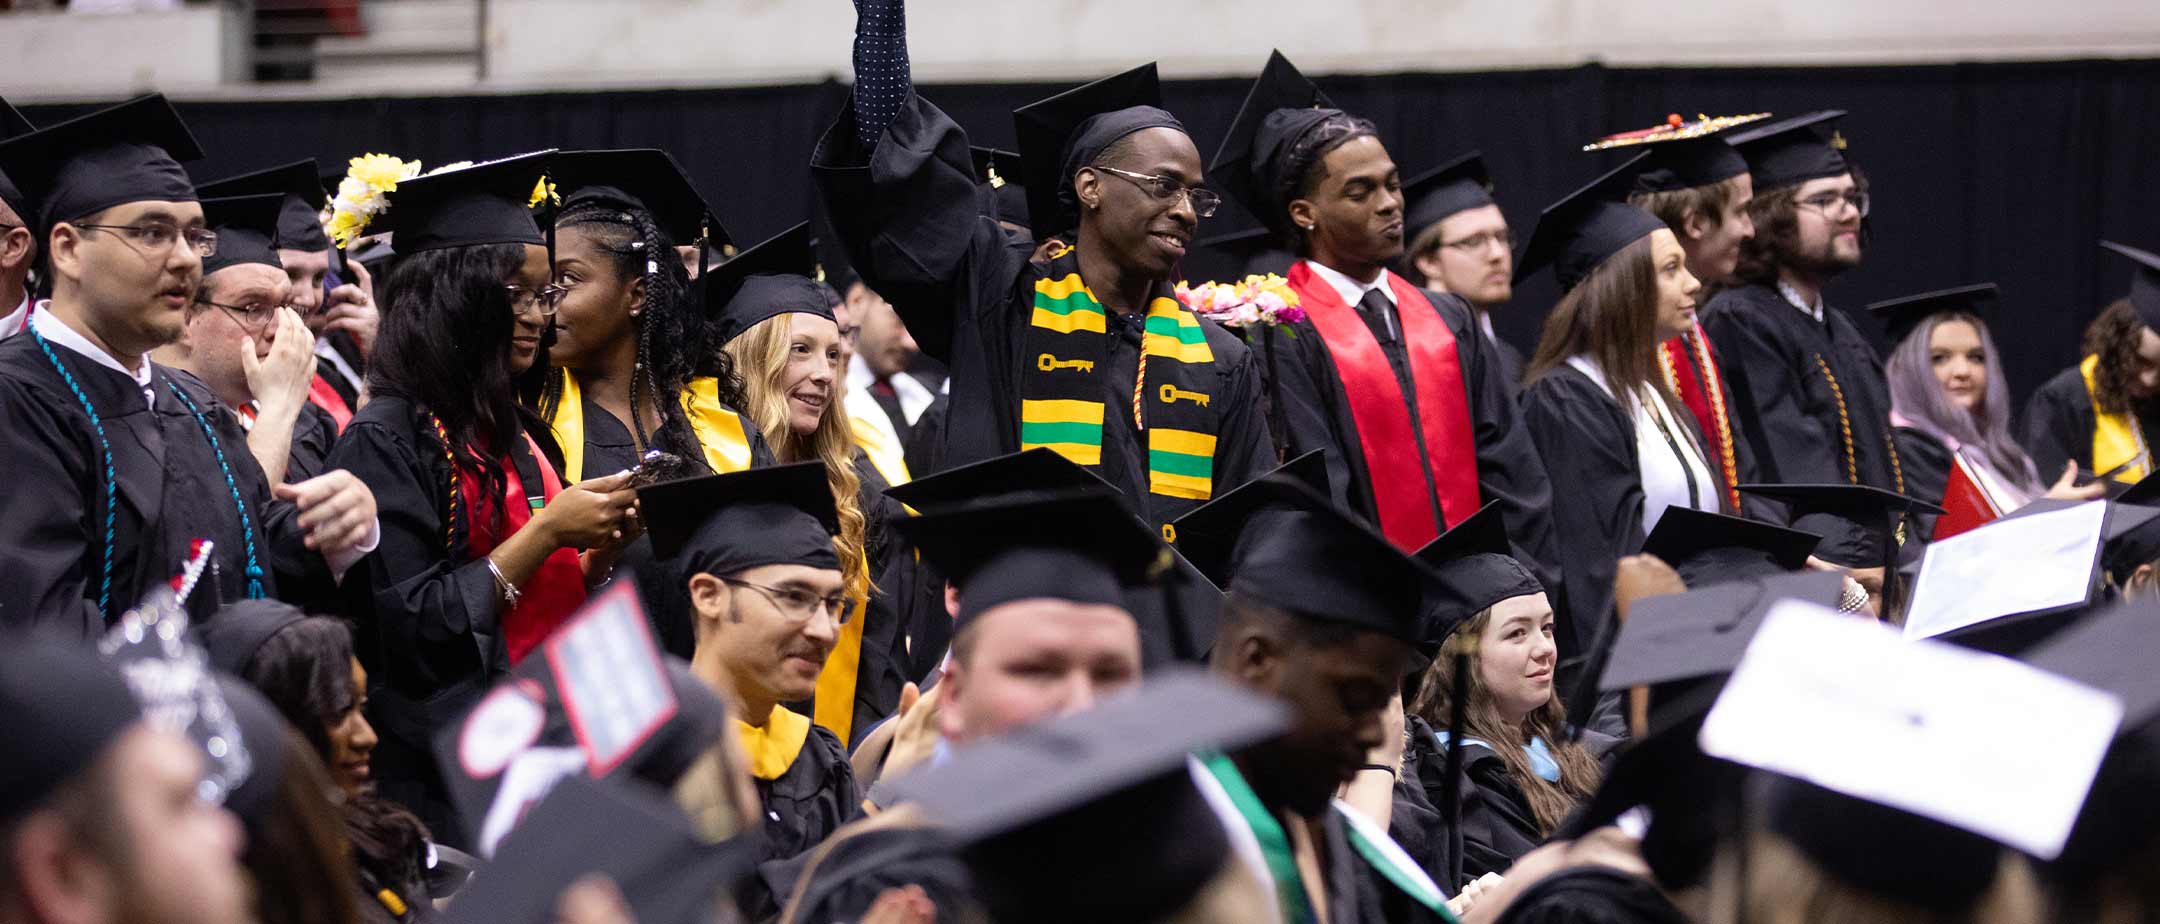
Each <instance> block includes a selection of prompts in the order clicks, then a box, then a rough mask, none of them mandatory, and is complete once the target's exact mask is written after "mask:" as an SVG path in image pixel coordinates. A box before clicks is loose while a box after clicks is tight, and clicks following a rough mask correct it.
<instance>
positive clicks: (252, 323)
mask: <svg viewBox="0 0 2160 924" xmlns="http://www.w3.org/2000/svg"><path fill="white" fill-rule="evenodd" d="M195 301H196V302H197V303H198V304H203V305H209V306H210V307H212V308H216V309H218V310H219V311H223V312H225V316H226V317H229V318H232V321H233V323H234V324H238V325H240V329H241V330H244V331H247V332H248V333H251V334H260V333H262V332H263V331H266V330H269V329H270V325H272V324H275V323H277V313H278V309H280V308H292V307H293V306H291V305H273V304H270V303H269V302H257V303H255V304H253V305H227V304H224V303H222V302H213V301H211V300H209V299H207V298H204V297H202V296H200V295H198V296H196V297H195ZM294 310H295V311H297V310H299V309H297V308H295V309H294Z"/></svg>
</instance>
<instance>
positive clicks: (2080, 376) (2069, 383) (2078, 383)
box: [2022, 366, 2160, 484]
mask: <svg viewBox="0 0 2160 924" xmlns="http://www.w3.org/2000/svg"><path fill="white" fill-rule="evenodd" d="M2135 416H2136V418H2137V424H2138V428H2139V429H2141V430H2143V431H2145V432H2146V433H2148V434H2150V433H2160V401H2147V402H2144V403H2143V404H2142V406H2139V407H2138V408H2137V413H2136V415H2135ZM2098 419H2099V413H2098V412H2097V411H2096V410H2095V409H2094V408H2093V400H2092V392H2091V391H2088V390H2087V389H2086V388H2085V375H2084V373H2083V372H2082V371H2080V370H2079V367H2077V366H2071V367H2070V368H2068V369H2065V370H2063V371H2062V372H2060V373H2057V374H2056V375H2055V377H2054V378H2051V379H2048V380H2047V383H2046V384H2044V385H2041V386H2040V387H2039V388H2038V389H2035V390H2034V391H2033V393H2032V397H2031V398H2027V399H2026V400H2025V420H2024V427H2023V429H2022V433H2023V435H2024V437H2025V439H2024V444H2025V452H2026V453H2027V454H2028V455H2031V456H2032V460H2033V467H2034V468H2037V469H2039V471H2040V480H2041V481H2043V482H2047V483H2050V484H2052V483H2054V481H2055V479H2056V478H2059V477H2061V476H2062V470H2063V466H2064V465H2067V464H2069V463H2071V462H2076V463H2077V464H2078V467H2079V468H2081V469H2084V470H2086V471H2090V472H2095V473H2096V474H2097V473H2098V471H2099V470H2098V469H2096V468H2095V467H2094V465H2093V427H2094V425H2095V424H2096V423H2097V422H2098Z"/></svg>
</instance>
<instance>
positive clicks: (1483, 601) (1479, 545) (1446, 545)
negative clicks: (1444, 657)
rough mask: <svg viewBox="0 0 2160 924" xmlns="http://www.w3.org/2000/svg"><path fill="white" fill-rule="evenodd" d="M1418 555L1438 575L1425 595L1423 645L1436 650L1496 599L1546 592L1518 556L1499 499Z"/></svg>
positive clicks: (1420, 551) (1434, 541)
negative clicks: (1437, 578) (1468, 620)
mask: <svg viewBox="0 0 2160 924" xmlns="http://www.w3.org/2000/svg"><path fill="white" fill-rule="evenodd" d="M1417 558H1418V560H1419V561H1422V562H1424V563H1425V564H1427V565H1429V566H1431V567H1432V569H1433V571H1434V572H1436V573H1437V574H1438V575H1439V580H1438V581H1437V582H1436V583H1437V586H1436V587H1434V588H1433V592H1432V593H1429V594H1427V595H1426V599H1425V606H1424V610H1425V613H1424V618H1425V641H1424V646H1423V647H1424V648H1425V649H1427V651H1428V652H1430V651H1434V650H1437V649H1438V647H1439V646H1440V644H1441V643H1443V642H1445V641H1447V637H1448V635H1449V634H1450V633H1452V632H1454V631H1455V628H1456V627H1457V626H1460V625H1462V623H1463V621H1464V620H1467V619H1469V618H1471V617H1473V616H1476V615H1477V614H1479V613H1481V612H1484V611H1485V610H1488V609H1491V608H1492V606H1493V604H1496V603H1499V602H1500V601H1502V600H1509V599H1513V598H1515V597H1523V596H1528V595H1530V594H1541V593H1544V592H1545V585H1543V584H1541V583H1539V582H1538V579H1537V577H1536V576H1535V575H1533V574H1531V573H1530V569H1528V568H1525V567H1523V566H1522V563H1521V562H1519V561H1516V560H1515V551H1514V546H1512V545H1510V544H1509V543H1508V537H1507V525H1506V524H1505V523H1504V522H1503V521H1502V520H1501V517H1500V504H1499V502H1498V501H1494V502H1492V503H1488V504H1486V505H1485V506H1484V507H1482V508H1479V510H1478V512H1476V513H1474V514H1471V515H1470V516H1469V517H1468V518H1466V519H1464V520H1463V521H1462V522H1460V523H1457V524H1455V525H1454V526H1453V527H1451V528H1449V529H1448V531H1447V532H1445V533H1442V534H1441V535H1440V537H1439V538H1437V539H1434V540H1433V541H1431V542H1428V543H1426V544H1425V547H1424V548H1422V549H1419V550H1418V551H1417Z"/></svg>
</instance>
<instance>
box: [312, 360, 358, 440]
mask: <svg viewBox="0 0 2160 924" xmlns="http://www.w3.org/2000/svg"><path fill="white" fill-rule="evenodd" d="M307 396H308V402H309V403H311V404H313V405H315V406H316V407H319V408H322V409H323V410H325V411H329V412H330V419H331V420H332V421H335V422H336V423H337V432H338V434H343V433H344V432H345V425H346V424H349V423H352V408H350V407H347V406H345V396H343V395H340V394H338V393H337V389H335V388H332V387H330V380H329V379H325V378H323V377H322V373H320V372H318V373H315V377H314V378H313V379H310V380H308V388H307Z"/></svg>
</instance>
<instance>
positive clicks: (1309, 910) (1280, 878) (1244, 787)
mask: <svg viewBox="0 0 2160 924" xmlns="http://www.w3.org/2000/svg"><path fill="white" fill-rule="evenodd" d="M1195 758H1196V759H1198V760H1199V761H1200V766H1201V768H1202V769H1205V770H1206V771H1207V772H1208V775H1209V776H1211V777H1214V778H1215V782H1216V783H1218V784H1220V785H1221V786H1222V788H1223V792H1224V794H1226V795H1228V796H1229V797H1230V804H1231V805H1233V806H1235V807H1236V808H1237V813H1238V817H1239V818H1242V819H1244V821H1245V827H1246V828H1247V829H1248V830H1250V831H1252V834H1253V839H1254V840H1257V841H1259V842H1260V855H1261V857H1263V858H1265V859H1266V860H1267V868H1268V877H1269V878H1271V879H1273V880H1275V900H1276V902H1277V904H1279V905H1280V906H1281V907H1282V913H1283V924H1312V922H1313V921H1316V920H1318V919H1319V915H1318V914H1316V913H1315V912H1314V911H1313V903H1312V898H1311V897H1310V896H1307V895H1306V894H1305V878H1304V876H1303V875H1301V874H1300V873H1299V872H1298V865H1297V855H1296V853H1295V852H1294V851H1293V850H1292V849H1291V847H1290V832H1288V831H1285V830H1283V826H1282V822H1281V821H1278V820H1277V819H1276V818H1275V813H1273V812H1270V811H1268V810H1267V805H1266V804H1264V803H1262V802H1261V801H1260V794H1259V793H1256V792H1253V788H1252V784H1251V783H1247V782H1245V775H1244V774H1243V773H1240V772H1238V768H1237V764H1236V763H1235V762H1233V761H1231V760H1230V756H1229V755H1227V754H1222V753H1219V752H1211V753H1207V754H1199V755H1195Z"/></svg>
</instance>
